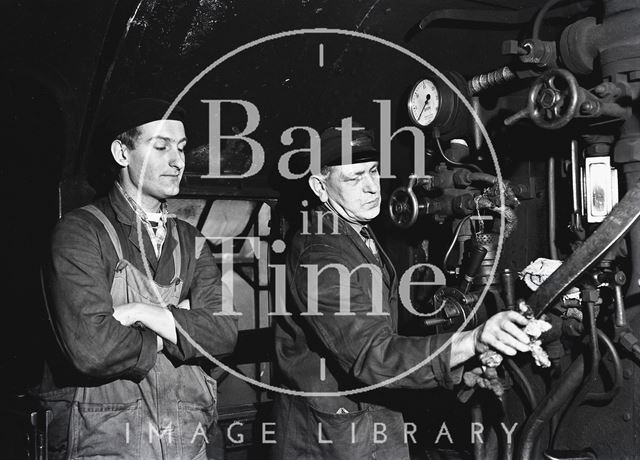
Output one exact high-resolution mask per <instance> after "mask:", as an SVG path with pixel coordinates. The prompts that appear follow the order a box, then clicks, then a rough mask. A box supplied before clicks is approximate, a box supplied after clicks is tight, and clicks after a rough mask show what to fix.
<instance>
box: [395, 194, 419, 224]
mask: <svg viewBox="0 0 640 460" xmlns="http://www.w3.org/2000/svg"><path fill="white" fill-rule="evenodd" d="M418 207H419V206H418V198H417V197H416V194H415V193H414V191H413V188H412V187H398V188H397V189H395V190H394V191H393V193H392V194H391V196H390V197H389V215H390V216H391V221H392V222H393V223H394V224H395V225H396V226H398V227H400V228H409V227H411V226H412V225H413V224H415V223H416V221H417V220H418Z"/></svg>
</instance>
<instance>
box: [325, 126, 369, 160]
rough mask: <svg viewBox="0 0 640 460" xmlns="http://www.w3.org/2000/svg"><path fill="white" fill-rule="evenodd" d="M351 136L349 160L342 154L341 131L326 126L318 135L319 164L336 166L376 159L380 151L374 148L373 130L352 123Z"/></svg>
mask: <svg viewBox="0 0 640 460" xmlns="http://www.w3.org/2000/svg"><path fill="white" fill-rule="evenodd" d="M353 126H354V127H353V130H352V136H351V161H349V159H348V158H343V155H342V133H343V131H342V130H340V129H338V128H334V127H331V128H327V129H326V130H325V131H324V132H323V133H322V134H321V135H320V166H337V165H346V164H355V163H365V162H367V161H378V160H379V159H380V153H379V152H378V150H377V149H376V147H375V145H374V142H375V138H374V135H373V131H371V130H366V129H362V127H359V126H357V124H356V123H354V124H353Z"/></svg>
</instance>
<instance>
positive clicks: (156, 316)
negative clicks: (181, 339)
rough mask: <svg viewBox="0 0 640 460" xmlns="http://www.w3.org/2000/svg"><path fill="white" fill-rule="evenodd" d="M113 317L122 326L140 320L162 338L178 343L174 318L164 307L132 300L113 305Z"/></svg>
mask: <svg viewBox="0 0 640 460" xmlns="http://www.w3.org/2000/svg"><path fill="white" fill-rule="evenodd" d="M113 317H114V318H115V319H117V320H118V321H119V322H120V324H122V325H123V326H131V325H132V324H134V323H136V322H137V321H140V322H141V323H142V324H144V325H145V326H146V327H148V328H149V329H151V330H152V331H154V332H155V333H156V334H158V335H159V336H160V337H162V338H163V339H165V340H168V341H169V342H171V343H173V344H176V343H178V336H177V332H176V323H175V320H174V319H173V315H172V314H171V312H170V311H169V310H168V309H166V308H162V307H156V306H155V305H148V304H145V303H139V302H132V303H127V304H124V305H120V306H118V307H115V308H114V312H113Z"/></svg>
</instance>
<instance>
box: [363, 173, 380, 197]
mask: <svg viewBox="0 0 640 460" xmlns="http://www.w3.org/2000/svg"><path fill="white" fill-rule="evenodd" d="M364 191H365V192H368V193H378V192H379V191H380V178H379V177H377V176H373V175H372V174H367V176H366V178H365V182H364Z"/></svg>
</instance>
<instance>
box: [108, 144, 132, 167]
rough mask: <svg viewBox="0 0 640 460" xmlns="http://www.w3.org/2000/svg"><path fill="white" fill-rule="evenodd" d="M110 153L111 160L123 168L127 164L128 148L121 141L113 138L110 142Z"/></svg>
mask: <svg viewBox="0 0 640 460" xmlns="http://www.w3.org/2000/svg"><path fill="white" fill-rule="evenodd" d="M111 155H112V156H113V160H114V161H115V162H116V163H118V164H119V165H120V166H122V167H123V168H125V167H127V166H129V150H128V149H127V146H126V145H124V144H123V143H122V142H121V141H119V140H114V141H113V142H112V143H111Z"/></svg>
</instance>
